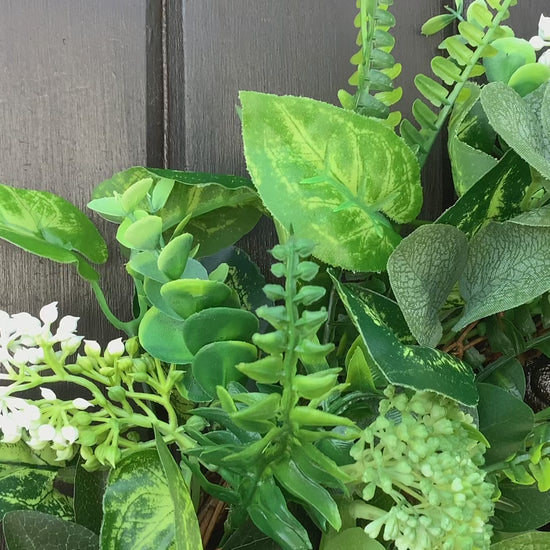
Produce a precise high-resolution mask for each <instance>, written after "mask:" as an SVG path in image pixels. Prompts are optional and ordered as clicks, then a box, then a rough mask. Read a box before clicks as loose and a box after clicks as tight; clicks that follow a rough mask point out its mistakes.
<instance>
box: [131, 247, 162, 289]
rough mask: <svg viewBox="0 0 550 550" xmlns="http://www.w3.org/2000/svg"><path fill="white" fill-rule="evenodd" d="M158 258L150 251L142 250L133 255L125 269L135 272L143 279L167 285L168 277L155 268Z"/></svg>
mask: <svg viewBox="0 0 550 550" xmlns="http://www.w3.org/2000/svg"><path fill="white" fill-rule="evenodd" d="M157 258H158V256H157V255H156V254H155V253H154V252H153V251H152V250H144V251H142V252H138V253H137V254H133V255H132V257H131V258H130V261H129V262H128V264H127V268H130V269H131V270H132V271H135V272H137V273H139V274H140V275H142V276H143V277H149V278H151V279H154V280H155V281H157V282H159V283H167V282H168V281H169V279H168V277H167V276H166V275H165V274H164V273H163V272H162V271H161V270H160V269H159V268H158V266H157Z"/></svg>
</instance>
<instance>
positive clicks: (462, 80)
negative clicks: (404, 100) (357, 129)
mask: <svg viewBox="0 0 550 550" xmlns="http://www.w3.org/2000/svg"><path fill="white" fill-rule="evenodd" d="M516 3H517V0H488V1H487V2H485V0H476V1H475V2H474V3H473V4H472V5H471V6H470V7H469V8H468V11H467V14H466V18H465V19H464V20H462V21H460V23H459V24H458V34H457V35H454V36H449V37H448V38H446V39H445V40H444V41H443V42H442V43H441V44H440V45H439V48H440V49H442V50H446V53H447V57H443V56H436V57H434V58H433V59H432V63H431V66H432V71H433V72H434V74H435V75H436V76H437V77H438V78H440V79H441V81H442V82H443V84H444V85H442V84H440V83H438V82H436V81H435V80H433V79H432V78H430V77H428V76H426V75H423V74H419V75H417V77H416V78H415V84H416V87H417V88H418V90H419V91H420V93H421V94H422V95H423V96H424V97H425V98H426V99H427V100H428V101H429V102H430V103H431V104H432V105H433V106H434V107H436V108H439V109H440V111H439V113H438V114H436V113H434V112H433V111H432V109H431V108H430V107H429V106H428V105H426V103H424V102H423V101H422V100H420V99H417V100H416V101H415V102H414V104H413V117H414V118H415V120H416V122H417V123H418V125H419V127H420V130H418V129H417V128H416V127H415V126H414V125H413V124H412V123H411V122H410V121H408V120H404V121H403V122H402V123H401V127H400V130H401V136H402V137H403V138H404V139H405V141H406V142H407V143H408V145H409V146H410V147H411V148H412V149H413V150H414V151H415V152H416V155H417V157H418V160H419V163H420V165H421V166H423V165H424V163H425V162H426V159H427V157H428V154H429V152H430V149H431V147H432V145H433V143H434V141H435V138H436V137H437V135H438V133H439V131H440V130H441V128H443V125H444V124H445V121H446V120H447V117H448V116H449V115H450V113H451V110H452V108H453V105H454V104H455V103H456V102H457V101H461V100H464V99H466V97H465V96H464V93H463V91H464V86H465V84H466V82H467V81H468V80H469V79H471V78H475V77H477V76H481V75H482V74H483V73H484V72H485V69H484V67H483V66H482V65H481V64H480V60H481V59H482V58H483V57H485V56H491V55H494V54H495V53H496V51H495V49H494V48H493V47H492V46H491V42H493V41H494V40H496V39H497V38H502V37H503V36H509V35H510V29H508V28H505V27H502V26H501V23H502V22H503V21H504V20H505V19H506V18H507V17H508V15H509V12H508V8H509V7H510V6H513V5H515V4H516ZM451 16H452V15H451Z"/></svg>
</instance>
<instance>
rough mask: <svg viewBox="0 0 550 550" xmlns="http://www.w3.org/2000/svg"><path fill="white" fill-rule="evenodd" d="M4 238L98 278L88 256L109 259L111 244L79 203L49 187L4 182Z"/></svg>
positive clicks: (0, 221)
mask: <svg viewBox="0 0 550 550" xmlns="http://www.w3.org/2000/svg"><path fill="white" fill-rule="evenodd" d="M0 238H1V239H4V240H6V241H9V242H11V243H12V244H14V245H16V246H18V247H20V248H22V249H24V250H26V251H28V252H32V253H33V254H36V255H38V256H42V257H44V258H48V259H50V260H53V261H55V262H60V263H73V264H76V266H77V268H78V270H79V273H80V275H81V276H82V277H84V278H85V279H89V280H97V279H98V278H99V275H98V274H97V273H96V272H95V270H94V269H93V268H92V266H91V265H90V264H88V262H87V261H86V260H85V258H84V257H86V258H88V260H90V261H91V262H94V263H104V262H105V261H106V260H107V245H106V244H105V241H104V240H103V238H102V237H101V235H100V234H99V231H98V230H97V229H96V227H95V225H94V224H93V223H92V222H91V221H90V220H89V219H88V217H87V216H86V215H85V214H83V213H82V212H81V211H80V210H79V209H78V208H77V207H76V206H74V205H72V204H71V203H70V202H68V201H66V200H65V199H63V198H61V197H58V196H57V195H54V194H52V193H48V192H47V191H34V190H29V189H17V188H15V187H10V186H9V185H3V184H0Z"/></svg>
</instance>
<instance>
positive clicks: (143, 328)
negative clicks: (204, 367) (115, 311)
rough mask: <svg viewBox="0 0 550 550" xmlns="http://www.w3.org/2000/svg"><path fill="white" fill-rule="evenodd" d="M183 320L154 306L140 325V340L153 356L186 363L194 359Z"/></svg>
mask: <svg viewBox="0 0 550 550" xmlns="http://www.w3.org/2000/svg"><path fill="white" fill-rule="evenodd" d="M183 323H184V321H183V320H179V319H174V318H173V317H169V316H168V315H166V314H165V313H163V312H162V311H160V310H159V309H157V308H156V307H152V308H151V309H150V310H149V311H148V312H147V313H146V314H145V316H144V317H143V319H142V321H141V323H140V325H139V341H140V343H141V345H142V346H143V347H144V349H145V350H146V351H147V352H148V353H150V354H151V355H152V356H153V357H156V358H157V359H160V360H161V361H165V362H166V363H175V364H177V365H185V364H187V363H190V362H191V360H192V359H193V354H192V353H191V352H190V351H189V350H188V349H187V346H186V345H185V340H184V338H183Z"/></svg>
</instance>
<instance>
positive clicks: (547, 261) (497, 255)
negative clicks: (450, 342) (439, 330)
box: [453, 209, 550, 330]
mask: <svg viewBox="0 0 550 550" xmlns="http://www.w3.org/2000/svg"><path fill="white" fill-rule="evenodd" d="M545 212H546V214H548V212H547V209H544V210H541V211H539V212H534V213H533V214H529V215H527V216H521V217H518V220H517V221H516V222H514V221H513V220H510V221H508V222H504V223H497V222H491V223H489V224H488V225H487V226H485V227H484V228H483V229H481V230H480V231H479V232H478V233H477V234H476V235H475V236H474V237H473V238H472V240H471V241H470V250H469V254H468V261H467V263H466V268H465V269H464V271H463V273H462V275H461V277H460V280H459V286H460V293H461V294H462V297H463V298H464V300H465V301H466V307H465V309H464V313H463V315H462V317H461V318H460V319H459V320H458V322H457V323H456V325H455V326H454V327H453V330H460V329H462V328H463V327H465V326H466V325H468V324H469V323H471V322H473V321H476V320H477V319H481V318H483V317H487V316H488V315H492V314H493V313H498V312H500V311H505V310H508V309H512V308H514V307H516V306H519V305H521V304H525V303H527V302H529V301H531V300H533V299H534V298H536V297H537V296H540V295H541V294H543V293H544V292H546V291H547V290H550V255H549V254H548V251H549V250H550V227H549V224H548V221H549V220H548V218H549V217H550V216H548V215H545Z"/></svg>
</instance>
